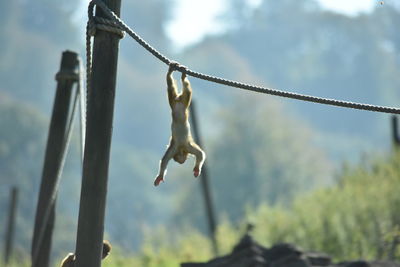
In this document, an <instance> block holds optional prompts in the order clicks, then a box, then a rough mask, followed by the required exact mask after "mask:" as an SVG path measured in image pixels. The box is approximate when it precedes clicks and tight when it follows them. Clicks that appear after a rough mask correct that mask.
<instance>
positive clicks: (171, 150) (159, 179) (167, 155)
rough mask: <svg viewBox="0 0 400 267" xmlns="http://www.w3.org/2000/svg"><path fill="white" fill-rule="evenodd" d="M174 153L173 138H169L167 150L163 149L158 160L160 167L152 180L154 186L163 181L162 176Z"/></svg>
mask: <svg viewBox="0 0 400 267" xmlns="http://www.w3.org/2000/svg"><path fill="white" fill-rule="evenodd" d="M175 153H176V148H175V145H174V142H173V140H172V139H171V141H170V143H169V145H168V148H167V151H165V154H164V156H163V157H162V159H161V161H160V169H159V171H158V175H157V177H156V179H155V180H154V186H158V185H159V184H160V183H161V182H163V181H164V176H165V174H166V172H167V165H168V162H169V161H170V159H171V158H172V157H173V156H174V154H175Z"/></svg>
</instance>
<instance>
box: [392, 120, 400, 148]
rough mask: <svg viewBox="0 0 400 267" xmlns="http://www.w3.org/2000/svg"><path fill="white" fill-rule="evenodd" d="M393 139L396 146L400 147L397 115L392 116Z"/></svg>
mask: <svg viewBox="0 0 400 267" xmlns="http://www.w3.org/2000/svg"><path fill="white" fill-rule="evenodd" d="M392 139H393V144H394V146H395V147H400V136H399V126H398V120H397V116H396V115H393V116H392Z"/></svg>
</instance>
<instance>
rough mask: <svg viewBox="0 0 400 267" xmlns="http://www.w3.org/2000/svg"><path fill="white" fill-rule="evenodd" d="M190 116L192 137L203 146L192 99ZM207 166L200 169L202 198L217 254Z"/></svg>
mask: <svg viewBox="0 0 400 267" xmlns="http://www.w3.org/2000/svg"><path fill="white" fill-rule="evenodd" d="M190 117H191V122H192V129H193V137H194V139H195V140H196V142H197V144H198V145H199V146H200V147H202V148H203V149H204V147H203V144H202V142H201V138H200V133H199V128H198V127H197V126H198V124H197V116H196V109H195V104H194V101H193V100H192V104H191V105H190ZM208 177H209V176H208V168H207V163H205V164H204V165H203V168H202V171H201V177H200V178H201V179H200V180H201V189H202V192H203V198H204V204H205V210H206V214H207V219H208V220H207V221H208V228H209V234H210V238H211V243H212V246H213V250H214V254H215V255H218V245H217V239H216V236H215V235H216V219H215V212H214V206H213V201H212V197H211V189H210V185H209V179H208Z"/></svg>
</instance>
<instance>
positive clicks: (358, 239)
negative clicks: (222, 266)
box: [105, 153, 400, 267]
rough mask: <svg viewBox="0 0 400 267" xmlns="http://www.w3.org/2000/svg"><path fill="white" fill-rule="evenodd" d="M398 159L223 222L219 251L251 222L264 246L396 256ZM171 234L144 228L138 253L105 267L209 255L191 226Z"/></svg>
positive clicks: (399, 252)
mask: <svg viewBox="0 0 400 267" xmlns="http://www.w3.org/2000/svg"><path fill="white" fill-rule="evenodd" d="M399 161H400V153H397V154H396V155H393V156H391V157H389V158H388V159H381V160H373V161H369V162H366V163H364V165H360V166H358V167H354V168H351V169H348V170H345V171H344V172H343V174H341V175H340V179H339V180H338V182H337V184H336V185H335V186H331V187H328V188H324V189H319V190H316V191H314V192H312V193H307V194H305V195H302V196H300V197H297V198H296V199H295V200H294V201H293V203H292V205H291V206H290V207H281V206H279V205H274V206H270V205H267V204H262V205H260V206H259V207H258V208H257V209H256V210H248V211H247V216H246V219H244V220H243V221H242V222H241V223H240V226H239V227H235V226H233V225H232V224H231V223H230V222H229V221H228V220H226V219H225V220H223V222H222V223H221V224H220V225H219V227H218V236H217V240H218V244H219V247H220V252H221V254H226V253H229V252H230V251H231V250H232V247H233V246H234V245H235V244H236V243H237V242H238V240H239V239H240V237H241V234H242V233H244V226H245V224H247V223H248V222H252V223H254V224H255V225H256V228H255V230H254V232H253V236H254V237H255V239H256V240H257V241H259V242H260V243H261V244H263V245H265V246H267V247H268V246H271V245H273V244H276V243H279V242H293V243H294V244H296V245H299V246H300V247H302V248H303V249H305V250H315V251H322V252H326V253H328V254H330V255H332V256H333V257H334V259H335V260H336V261H341V260H355V259H359V258H363V259H370V260H371V259H392V260H400V247H399V246H398V240H399V238H400V231H399V229H400V216H399V213H398V207H399V205H400V194H398V190H399V188H400V165H399ZM176 236H177V235H176V233H175V232H173V231H171V230H170V229H168V230H167V229H165V228H158V229H157V230H154V231H149V232H148V236H147V238H146V241H145V243H144V245H143V247H142V250H141V252H140V253H139V254H137V255H135V256H132V257H131V258H130V259H129V260H126V259H125V260H121V259H120V258H119V256H118V257H117V259H112V258H113V257H111V259H110V262H109V265H105V266H121V267H122V266H131V265H129V264H130V263H131V262H135V263H140V264H139V265H138V266H144V267H147V266H177V264H178V263H181V262H188V261H205V260H208V259H210V258H212V257H213V256H212V253H211V248H210V243H209V241H208V240H207V239H206V238H205V237H204V236H202V235H201V234H199V233H198V232H196V231H193V230H191V228H186V229H185V230H183V231H182V232H181V233H180V234H179V236H180V238H179V237H176ZM114 262H115V263H114ZM117 262H118V263H117Z"/></svg>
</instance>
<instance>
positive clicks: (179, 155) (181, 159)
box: [174, 149, 188, 164]
mask: <svg viewBox="0 0 400 267" xmlns="http://www.w3.org/2000/svg"><path fill="white" fill-rule="evenodd" d="M187 157H188V153H187V152H186V151H184V150H183V149H179V151H178V152H176V154H175V155H174V160H175V161H176V162H178V163H180V164H183V163H185V161H186V159H187Z"/></svg>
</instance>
